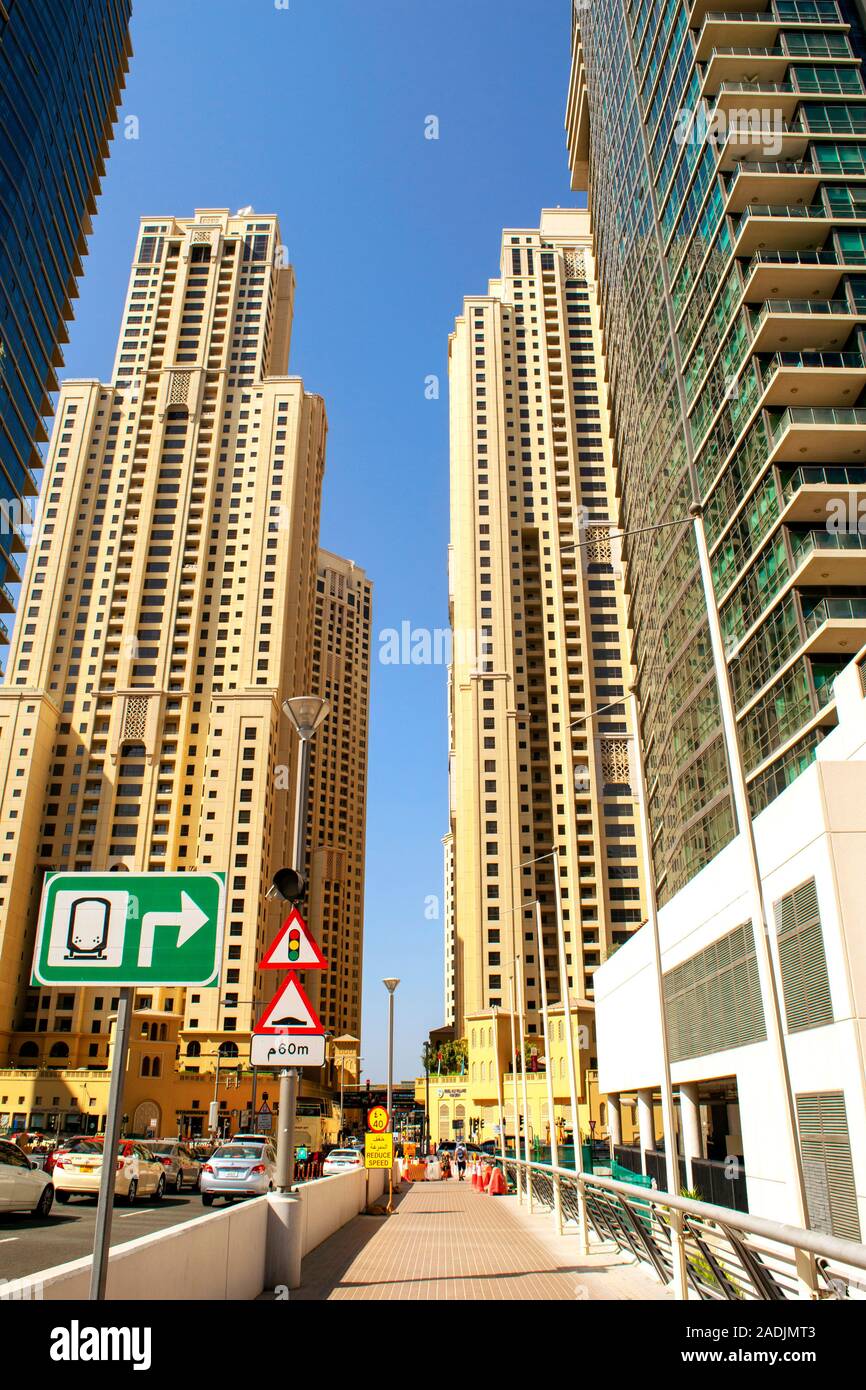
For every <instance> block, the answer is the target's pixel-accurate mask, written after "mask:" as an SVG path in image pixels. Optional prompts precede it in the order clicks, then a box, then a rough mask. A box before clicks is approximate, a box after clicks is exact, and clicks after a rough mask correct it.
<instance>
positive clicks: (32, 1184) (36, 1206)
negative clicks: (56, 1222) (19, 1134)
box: [0, 1139, 54, 1216]
mask: <svg viewBox="0 0 866 1390" xmlns="http://www.w3.org/2000/svg"><path fill="white" fill-rule="evenodd" d="M53 1201H54V1184H53V1182H52V1181H51V1178H50V1177H49V1176H48V1174H47V1173H44V1172H43V1171H42V1169H41V1168H37V1167H36V1165H35V1164H33V1163H31V1161H30V1159H29V1158H28V1157H27V1155H26V1153H24V1151H23V1149H19V1147H18V1145H17V1144H10V1143H9V1142H8V1141H7V1140H5V1139H0V1211H30V1212H32V1213H33V1215H34V1216H47V1215H48V1213H49V1212H50V1210H51V1204H52V1203H53Z"/></svg>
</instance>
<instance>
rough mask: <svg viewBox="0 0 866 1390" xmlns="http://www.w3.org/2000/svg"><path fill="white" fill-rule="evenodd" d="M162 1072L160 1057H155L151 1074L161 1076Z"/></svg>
mask: <svg viewBox="0 0 866 1390" xmlns="http://www.w3.org/2000/svg"><path fill="white" fill-rule="evenodd" d="M160 1070H161V1067H160V1061H159V1058H158V1057H154V1059H153V1066H152V1067H151V1069H150V1074H151V1076H159V1075H160Z"/></svg>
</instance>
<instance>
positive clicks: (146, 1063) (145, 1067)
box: [141, 1057, 150, 1076]
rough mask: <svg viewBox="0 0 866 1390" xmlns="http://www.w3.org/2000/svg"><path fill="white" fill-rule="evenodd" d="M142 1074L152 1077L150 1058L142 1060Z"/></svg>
mask: <svg viewBox="0 0 866 1390" xmlns="http://www.w3.org/2000/svg"><path fill="white" fill-rule="evenodd" d="M141 1074H142V1076H150V1058H149V1057H142V1059H141Z"/></svg>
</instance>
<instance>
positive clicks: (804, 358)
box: [760, 352, 866, 407]
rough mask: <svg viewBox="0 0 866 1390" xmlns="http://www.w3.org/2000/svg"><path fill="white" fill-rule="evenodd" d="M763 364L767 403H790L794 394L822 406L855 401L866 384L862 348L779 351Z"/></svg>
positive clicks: (864, 358)
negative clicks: (833, 350)
mask: <svg viewBox="0 0 866 1390" xmlns="http://www.w3.org/2000/svg"><path fill="white" fill-rule="evenodd" d="M760 368H761V379H762V382H763V388H764V394H763V398H762V404H764V405H768V406H786V405H790V404H792V403H793V402H792V397H793V396H799V397H800V399H801V400H808V401H809V403H810V405H813V406H819V407H820V406H846V405H852V404H853V403H854V401H856V400H857V398H858V397H859V395H860V392H861V391H862V390H863V389H864V388H866V357H864V355H863V353H861V352H777V353H774V354H773V356H772V357H770V358H768V359H765V360H762V361H761V363H760Z"/></svg>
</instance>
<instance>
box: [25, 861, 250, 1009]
mask: <svg viewBox="0 0 866 1390" xmlns="http://www.w3.org/2000/svg"><path fill="white" fill-rule="evenodd" d="M224 917H225V881H224V877H223V875H222V874H209V873H189V874H159V873H156V874H127V873H109V874H99V873H82V874H49V875H48V877H47V878H46V880H45V883H44V885H43V889H42V904H41V907H40V910H39V929H38V932H37V936H36V951H35V953H34V957H33V984H35V985H62V984H65V985H146V984H147V985H215V984H216V983H217V979H218V975H219V966H220V959H221V956H222V937H223V921H224Z"/></svg>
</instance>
